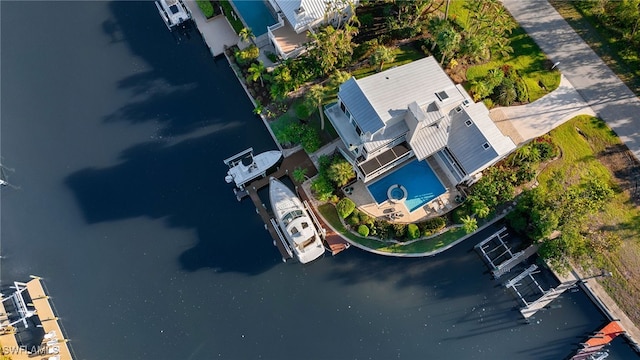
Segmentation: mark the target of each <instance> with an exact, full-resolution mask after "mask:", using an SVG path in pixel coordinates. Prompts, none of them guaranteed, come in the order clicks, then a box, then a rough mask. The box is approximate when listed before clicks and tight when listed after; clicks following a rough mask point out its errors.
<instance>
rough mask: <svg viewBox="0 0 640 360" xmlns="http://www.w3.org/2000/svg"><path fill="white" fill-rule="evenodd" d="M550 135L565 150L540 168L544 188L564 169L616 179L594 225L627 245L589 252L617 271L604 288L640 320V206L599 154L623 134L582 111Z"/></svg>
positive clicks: (595, 261) (571, 174)
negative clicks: (552, 177) (618, 181)
mask: <svg viewBox="0 0 640 360" xmlns="http://www.w3.org/2000/svg"><path fill="white" fill-rule="evenodd" d="M577 129H580V132H578V130H577ZM581 133H582V134H581ZM550 135H551V137H552V138H553V142H554V143H555V144H557V145H558V146H559V147H560V148H561V150H562V156H561V157H560V159H558V160H557V161H554V162H553V163H551V164H550V165H549V166H548V167H547V168H545V169H544V171H543V172H542V173H541V174H540V176H539V178H538V179H539V181H540V187H541V188H542V189H544V188H545V186H546V182H547V180H548V179H549V178H550V177H551V176H552V174H553V172H554V171H560V172H562V173H564V174H566V175H567V179H568V180H574V181H575V180H577V179H578V178H579V177H589V178H593V177H595V178H600V179H603V180H605V181H609V182H611V183H612V184H613V188H614V189H616V191H615V197H614V198H613V199H612V200H611V201H610V202H609V203H608V204H607V205H606V206H605V208H604V209H603V211H602V212H600V213H599V214H597V215H595V216H593V217H592V218H591V220H590V228H591V229H592V230H593V229H597V230H601V231H605V232H607V233H610V234H613V235H616V236H618V237H620V238H621V239H623V243H622V248H621V249H620V250H619V251H617V252H615V253H599V252H597V253H596V252H594V253H592V254H590V256H589V260H590V261H591V264H589V265H590V266H592V267H593V268H595V269H598V268H606V269H608V270H610V271H612V272H613V274H614V276H613V277H612V278H607V279H606V280H604V286H605V288H607V290H608V291H609V293H610V295H611V296H612V297H613V298H614V299H615V300H616V302H617V303H618V305H619V306H620V307H621V308H622V309H623V310H624V311H625V312H626V313H627V315H629V316H630V317H631V318H632V320H634V321H635V322H636V323H639V322H640V312H638V310H637V309H640V286H639V285H638V284H640V283H639V282H638V278H640V208H639V207H637V206H635V204H634V202H633V201H632V200H631V199H630V196H629V194H628V193H627V192H623V191H620V187H619V186H617V185H616V182H615V177H614V176H613V174H611V173H610V171H609V169H608V168H607V167H605V166H604V165H603V164H602V163H601V162H600V160H598V158H597V156H598V154H599V153H601V152H602V151H603V150H605V149H607V148H608V147H612V146H620V140H619V138H618V137H617V136H616V135H615V133H614V132H613V131H611V130H610V129H609V128H608V127H607V126H606V125H605V123H604V122H603V121H602V120H600V119H597V118H594V117H590V116H578V117H576V118H574V119H572V120H570V121H568V122H567V123H565V124H563V125H562V126H560V127H558V128H556V129H555V130H553V131H551V132H550Z"/></svg>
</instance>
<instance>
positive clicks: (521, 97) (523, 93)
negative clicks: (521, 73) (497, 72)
mask: <svg viewBox="0 0 640 360" xmlns="http://www.w3.org/2000/svg"><path fill="white" fill-rule="evenodd" d="M515 85H516V98H517V99H518V101H519V102H523V103H526V102H529V89H527V84H526V83H525V82H524V81H523V80H522V79H521V78H518V79H517V80H516V82H515Z"/></svg>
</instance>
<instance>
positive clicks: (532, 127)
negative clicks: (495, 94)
mask: <svg viewBox="0 0 640 360" xmlns="http://www.w3.org/2000/svg"><path fill="white" fill-rule="evenodd" d="M582 114H585V115H592V116H593V115H595V113H594V111H593V110H592V109H591V107H589V105H588V104H587V103H585V102H584V100H583V99H582V96H580V94H578V92H577V91H576V89H575V88H574V87H573V85H571V83H570V82H569V80H568V79H567V78H566V77H565V76H562V79H561V80H560V86H559V87H558V88H557V89H556V90H554V91H553V92H552V93H551V94H548V95H545V96H544V97H542V98H540V99H538V100H536V101H534V102H532V103H529V104H526V105H520V106H509V107H499V108H494V109H491V111H490V115H491V118H492V119H493V121H494V122H495V123H496V125H497V126H498V128H500V130H501V131H502V132H503V133H504V134H506V135H508V136H509V137H510V138H511V140H513V142H514V143H516V144H520V143H522V142H524V141H527V140H531V139H533V138H536V137H538V136H541V135H544V134H546V133H548V132H549V131H551V129H553V128H555V127H558V126H560V125H561V124H562V123H564V122H565V121H567V120H569V119H571V118H573V117H574V116H577V115H582Z"/></svg>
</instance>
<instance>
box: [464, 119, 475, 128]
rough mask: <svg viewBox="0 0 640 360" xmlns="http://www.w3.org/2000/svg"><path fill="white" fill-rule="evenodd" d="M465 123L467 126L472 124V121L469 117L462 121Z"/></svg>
mask: <svg viewBox="0 0 640 360" xmlns="http://www.w3.org/2000/svg"><path fill="white" fill-rule="evenodd" d="M464 124H465V125H467V127H469V126H471V125H473V121H471V119H469V120H467V121H465V122H464Z"/></svg>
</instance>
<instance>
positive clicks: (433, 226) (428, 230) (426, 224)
mask: <svg viewBox="0 0 640 360" xmlns="http://www.w3.org/2000/svg"><path fill="white" fill-rule="evenodd" d="M446 225H447V222H446V221H445V220H444V219H443V218H441V217H435V218H431V219H428V220H426V221H423V222H421V223H419V224H418V228H419V229H420V231H421V232H422V233H423V234H424V236H429V235H431V234H433V233H435V232H437V231H440V230H442V229H444V227H445V226H446Z"/></svg>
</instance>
